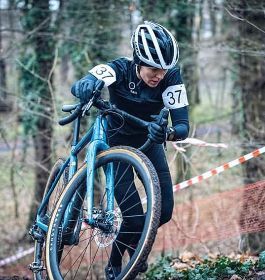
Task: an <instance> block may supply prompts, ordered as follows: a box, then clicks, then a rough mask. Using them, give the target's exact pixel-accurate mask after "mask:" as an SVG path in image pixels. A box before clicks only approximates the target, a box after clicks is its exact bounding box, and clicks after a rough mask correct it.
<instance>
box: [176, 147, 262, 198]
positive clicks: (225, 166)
mask: <svg viewBox="0 0 265 280" xmlns="http://www.w3.org/2000/svg"><path fill="white" fill-rule="evenodd" d="M263 153H265V146H264V147H262V148H260V149H257V150H255V151H253V152H251V153H249V154H246V155H244V156H241V157H239V158H237V159H235V160H232V161H230V162H228V163H225V164H223V165H221V166H218V167H217V168H214V169H211V170H209V171H207V172H205V173H203V174H201V175H199V176H196V177H193V178H191V179H189V180H186V181H184V182H182V183H179V184H176V185H174V186H173V191H174V192H175V191H179V190H181V189H184V188H187V187H189V186H192V185H194V184H197V183H199V182H201V181H203V180H205V179H208V178H210V177H212V176H215V175H217V174H220V173H221V172H224V171H225V170H227V169H229V168H232V167H234V166H237V165H239V164H242V163H244V162H246V161H248V160H250V159H252V158H254V157H258V156H259V155H261V154H263Z"/></svg>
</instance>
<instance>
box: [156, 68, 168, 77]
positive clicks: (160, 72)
mask: <svg viewBox="0 0 265 280" xmlns="http://www.w3.org/2000/svg"><path fill="white" fill-rule="evenodd" d="M165 74H166V70H163V69H158V71H157V72H156V77H157V78H159V79H163V78H164V76H165Z"/></svg>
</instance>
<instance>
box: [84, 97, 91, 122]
mask: <svg viewBox="0 0 265 280" xmlns="http://www.w3.org/2000/svg"><path fill="white" fill-rule="evenodd" d="M92 105H93V98H92V99H90V100H89V102H88V103H87V104H85V105H84V106H83V107H82V111H83V112H82V117H84V115H85V114H86V112H87V111H89V110H90V108H91V107H92Z"/></svg>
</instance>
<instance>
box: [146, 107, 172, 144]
mask: <svg viewBox="0 0 265 280" xmlns="http://www.w3.org/2000/svg"><path fill="white" fill-rule="evenodd" d="M151 117H152V119H153V120H154V122H150V124H149V125H148V138H149V139H150V140H151V141H153V142H155V143H157V144H162V143H164V142H165V141H166V137H167V125H168V111H163V112H162V111H161V113H160V114H159V115H156V116H151Z"/></svg>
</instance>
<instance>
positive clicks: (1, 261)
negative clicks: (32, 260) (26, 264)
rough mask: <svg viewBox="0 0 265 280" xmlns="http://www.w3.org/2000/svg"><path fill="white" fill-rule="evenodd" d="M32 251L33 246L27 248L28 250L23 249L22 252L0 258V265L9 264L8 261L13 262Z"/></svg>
mask: <svg viewBox="0 0 265 280" xmlns="http://www.w3.org/2000/svg"><path fill="white" fill-rule="evenodd" d="M33 252H34V247H32V248H29V249H28V250H24V251H22V252H19V253H17V254H15V255H13V256H11V257H8V258H6V259H4V260H0V267H1V266H4V265H7V264H10V263H13V262H15V261H17V260H19V259H21V258H23V257H25V256H27V255H29V254H31V253H33Z"/></svg>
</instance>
